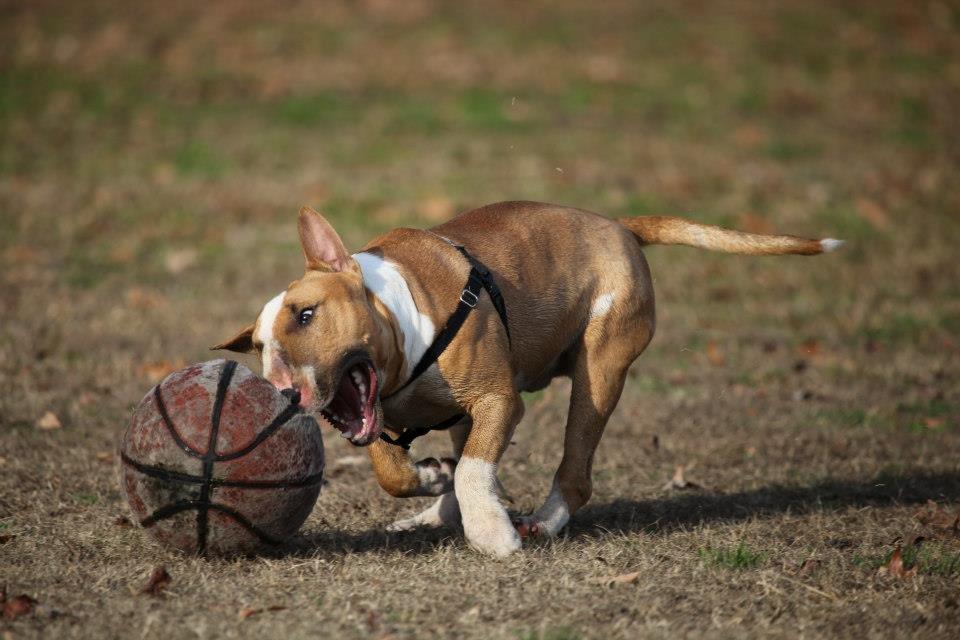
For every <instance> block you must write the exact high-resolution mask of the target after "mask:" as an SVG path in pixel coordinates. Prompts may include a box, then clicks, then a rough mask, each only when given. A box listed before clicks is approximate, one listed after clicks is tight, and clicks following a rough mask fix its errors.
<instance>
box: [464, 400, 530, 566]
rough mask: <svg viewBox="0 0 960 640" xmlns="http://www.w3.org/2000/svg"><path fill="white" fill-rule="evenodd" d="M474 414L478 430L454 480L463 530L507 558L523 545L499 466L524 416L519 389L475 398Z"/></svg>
mask: <svg viewBox="0 0 960 640" xmlns="http://www.w3.org/2000/svg"><path fill="white" fill-rule="evenodd" d="M470 416H471V417H472V418H473V429H472V430H471V432H470V435H469V436H468V438H467V444H466V446H465V447H464V449H463V456H462V457H461V458H460V462H459V463H458V464H457V471H456V479H455V480H454V488H455V491H456V496H457V501H458V502H459V505H460V514H461V517H462V520H463V532H464V534H465V535H466V537H467V542H468V543H470V546H472V547H473V548H475V549H477V550H478V551H482V552H483V553H488V554H490V555H493V556H497V557H500V558H502V557H505V556H507V555H509V554H511V553H513V552H514V551H516V550H518V549H519V548H520V544H521V543H520V536H519V535H518V534H517V531H516V529H515V528H514V526H513V523H511V521H510V518H509V516H508V515H507V510H506V509H504V507H503V505H502V504H500V499H499V497H498V495H497V488H498V487H499V483H498V481H497V465H498V463H499V462H500V456H502V455H503V452H504V450H505V449H506V447H507V444H508V443H509V442H510V436H511V435H512V434H513V430H514V428H515V427H516V426H517V423H519V422H520V418H522V417H523V403H522V402H521V400H520V397H519V396H518V395H517V394H516V392H513V393H512V394H510V395H497V394H488V395H485V396H483V397H481V398H480V399H479V400H477V401H476V402H474V403H473V406H472V407H471V408H470Z"/></svg>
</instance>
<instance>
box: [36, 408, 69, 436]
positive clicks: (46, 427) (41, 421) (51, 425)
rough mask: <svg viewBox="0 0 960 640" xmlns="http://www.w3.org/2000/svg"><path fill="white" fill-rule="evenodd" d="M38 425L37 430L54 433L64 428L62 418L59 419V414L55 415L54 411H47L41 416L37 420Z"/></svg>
mask: <svg viewBox="0 0 960 640" xmlns="http://www.w3.org/2000/svg"><path fill="white" fill-rule="evenodd" d="M36 425H37V429H40V430H42V431H53V430H55V429H60V428H62V427H63V423H62V422H60V418H58V417H57V414H55V413H54V412H53V411H47V412H45V413H44V414H43V415H42V416H40V417H39V418H38V419H37V422H36Z"/></svg>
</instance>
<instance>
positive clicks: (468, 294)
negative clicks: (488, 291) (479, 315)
mask: <svg viewBox="0 0 960 640" xmlns="http://www.w3.org/2000/svg"><path fill="white" fill-rule="evenodd" d="M470 298H473V300H472V301H471V300H470ZM460 302H462V303H463V304H465V305H467V306H468V307H470V308H471V309H473V308H475V307H476V306H477V303H478V302H480V296H478V295H477V294H475V293H474V292H473V291H470V289H464V290H463V291H462V292H461V293H460Z"/></svg>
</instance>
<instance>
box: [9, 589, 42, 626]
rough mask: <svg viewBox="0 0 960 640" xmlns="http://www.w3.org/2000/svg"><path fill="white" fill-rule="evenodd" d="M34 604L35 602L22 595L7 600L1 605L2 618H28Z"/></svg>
mask: <svg viewBox="0 0 960 640" xmlns="http://www.w3.org/2000/svg"><path fill="white" fill-rule="evenodd" d="M36 604H37V601H36V600H34V599H33V598H31V597H30V596H28V595H26V594H24V593H22V594H20V595H19V596H14V597H13V598H10V599H9V600H6V599H5V601H4V603H3V617H4V618H6V619H7V620H13V619H14V618H19V617H20V616H28V615H30V614H31V613H33V607H34V605H36Z"/></svg>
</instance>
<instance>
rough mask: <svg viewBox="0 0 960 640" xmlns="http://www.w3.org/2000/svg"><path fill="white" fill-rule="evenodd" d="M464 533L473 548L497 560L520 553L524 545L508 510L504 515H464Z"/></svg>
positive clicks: (504, 511)
mask: <svg viewBox="0 0 960 640" xmlns="http://www.w3.org/2000/svg"><path fill="white" fill-rule="evenodd" d="M502 509H503V508H502V507H501V510H502ZM463 533H464V534H465V535H466V537H467V543H469V545H470V546H471V547H473V548H474V549H476V550H477V551H479V552H481V553H485V554H487V555H491V556H495V557H497V558H505V557H507V556H508V555H510V554H511V553H513V552H514V551H519V550H520V547H521V546H522V544H523V542H522V541H521V540H520V535H519V534H518V533H517V530H516V529H514V528H513V523H512V522H510V518H509V517H507V512H506V510H503V513H502V514H499V513H498V514H495V513H484V514H473V515H472V516H471V517H467V516H466V514H464V517H463Z"/></svg>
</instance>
